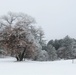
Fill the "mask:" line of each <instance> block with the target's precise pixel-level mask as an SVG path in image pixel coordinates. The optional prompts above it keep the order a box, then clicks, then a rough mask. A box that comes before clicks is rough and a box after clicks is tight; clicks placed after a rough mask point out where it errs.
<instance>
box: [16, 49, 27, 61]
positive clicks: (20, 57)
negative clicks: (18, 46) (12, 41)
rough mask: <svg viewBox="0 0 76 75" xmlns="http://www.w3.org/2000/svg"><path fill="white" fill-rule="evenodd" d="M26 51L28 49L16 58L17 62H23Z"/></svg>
mask: <svg viewBox="0 0 76 75" xmlns="http://www.w3.org/2000/svg"><path fill="white" fill-rule="evenodd" d="M25 51H26V48H24V50H23V52H22V53H21V54H19V55H17V56H16V59H17V61H23V58H24V54H25Z"/></svg>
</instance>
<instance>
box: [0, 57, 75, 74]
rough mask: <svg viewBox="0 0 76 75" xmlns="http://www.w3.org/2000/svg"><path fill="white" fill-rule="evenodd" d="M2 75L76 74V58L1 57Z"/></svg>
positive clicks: (0, 71) (0, 68)
mask: <svg viewBox="0 0 76 75" xmlns="http://www.w3.org/2000/svg"><path fill="white" fill-rule="evenodd" d="M0 75H76V60H75V61H74V63H72V60H61V61H53V62H51V61H50V62H36V61H24V62H16V60H15V59H14V58H0Z"/></svg>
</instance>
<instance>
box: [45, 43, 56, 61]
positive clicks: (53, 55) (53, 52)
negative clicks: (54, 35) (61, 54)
mask: <svg viewBox="0 0 76 75" xmlns="http://www.w3.org/2000/svg"><path fill="white" fill-rule="evenodd" d="M47 52H48V54H49V60H52V61H53V60H56V59H57V52H56V49H55V48H54V47H53V46H52V45H51V44H50V45H47Z"/></svg>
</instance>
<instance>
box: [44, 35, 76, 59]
mask: <svg viewBox="0 0 76 75" xmlns="http://www.w3.org/2000/svg"><path fill="white" fill-rule="evenodd" d="M45 50H46V51H47V52H48V54H49V59H50V60H58V59H75V58H76V40H75V39H74V38H70V37H69V36H66V37H65V38H63V39H60V40H57V39H56V40H50V41H49V42H48V43H47V46H45Z"/></svg>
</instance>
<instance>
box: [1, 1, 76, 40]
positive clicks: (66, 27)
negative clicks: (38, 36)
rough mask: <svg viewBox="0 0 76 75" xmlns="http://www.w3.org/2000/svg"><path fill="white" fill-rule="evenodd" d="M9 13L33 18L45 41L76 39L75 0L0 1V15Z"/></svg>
mask: <svg viewBox="0 0 76 75" xmlns="http://www.w3.org/2000/svg"><path fill="white" fill-rule="evenodd" d="M9 11H11V12H23V13H26V14H28V15H30V16H32V17H34V18H35V19H36V21H37V26H41V27H42V28H43V30H44V32H45V37H46V39H47V40H50V39H60V38H63V37H64V36H66V35H69V36H70V37H73V38H76V0H0V15H4V14H6V13H7V12H9Z"/></svg>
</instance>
